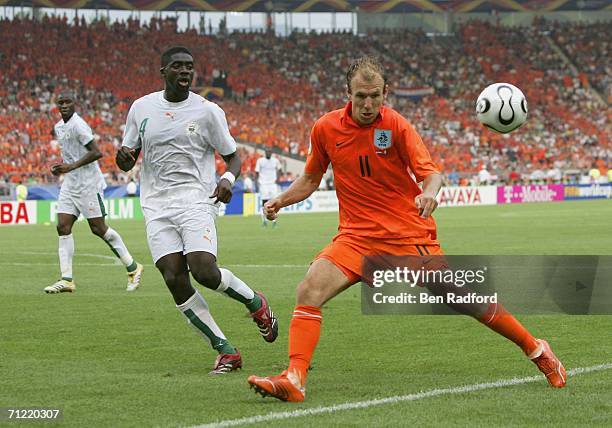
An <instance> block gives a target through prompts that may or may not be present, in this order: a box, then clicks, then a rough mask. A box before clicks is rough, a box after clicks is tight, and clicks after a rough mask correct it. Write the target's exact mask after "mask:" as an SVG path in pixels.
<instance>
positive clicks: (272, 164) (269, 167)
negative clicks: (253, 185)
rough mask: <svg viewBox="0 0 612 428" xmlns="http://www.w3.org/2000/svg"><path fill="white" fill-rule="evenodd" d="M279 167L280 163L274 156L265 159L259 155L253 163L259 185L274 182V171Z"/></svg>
mask: <svg viewBox="0 0 612 428" xmlns="http://www.w3.org/2000/svg"><path fill="white" fill-rule="evenodd" d="M279 169H281V164H280V162H279V161H278V159H276V158H275V157H270V159H266V158H265V157H261V158H259V159H257V162H256V163H255V172H256V173H258V174H259V185H260V186H262V185H264V186H265V185H267V184H275V183H276V172H277V171H278V170H279Z"/></svg>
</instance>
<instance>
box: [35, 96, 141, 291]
mask: <svg viewBox="0 0 612 428" xmlns="http://www.w3.org/2000/svg"><path fill="white" fill-rule="evenodd" d="M74 101H75V97H74V95H73V94H72V93H71V92H67V91H66V92H62V93H61V94H59V96H58V97H57V99H56V103H57V108H58V109H59V111H60V114H61V116H62V119H61V120H60V121H59V122H57V123H56V124H55V126H54V128H53V132H54V134H55V136H56V138H57V139H58V140H59V142H60V145H61V149H62V159H63V163H61V164H58V165H53V166H52V167H51V173H52V174H53V175H56V176H58V175H61V174H64V181H63V183H62V186H61V189H60V194H59V198H58V208H57V212H58V214H57V233H58V235H59V251H58V252H59V259H60V270H61V273H62V277H61V279H60V280H59V281H57V282H55V283H54V284H52V285H50V286H48V287H45V292H47V293H50V294H54V293H63V292H73V291H75V289H76V288H75V284H74V281H73V279H72V257H73V255H74V239H73V237H72V225H73V224H74V222H75V221H76V220H77V218H78V217H79V214H82V215H83V217H85V218H86V219H87V222H88V223H89V228H90V229H91V231H92V233H93V234H94V235H97V236H99V237H100V238H102V239H103V240H104V242H106V243H107V244H108V246H109V247H110V248H111V250H112V251H113V253H115V255H116V256H117V257H119V259H120V260H121V262H122V263H123V264H124V265H125V267H126V269H127V271H128V283H127V288H126V289H127V291H134V290H136V289H137V288H138V286H139V284H140V278H141V276H142V270H143V268H142V265H141V264H139V263H137V262H136V261H135V260H134V258H133V257H132V256H131V255H130V252H129V251H128V249H127V248H126V246H125V244H124V243H123V240H122V239H121V236H120V235H119V234H118V233H117V232H116V231H114V230H113V229H111V228H110V227H109V226H107V225H106V223H105V222H104V217H105V216H106V211H105V209H104V205H103V203H102V201H103V195H104V194H103V191H104V188H105V187H106V183H105V182H104V177H103V176H102V171H100V167H99V165H98V159H100V158H101V157H102V153H101V152H100V149H99V148H98V146H97V144H96V143H95V141H94V138H93V134H92V132H91V128H90V127H89V125H87V123H86V122H85V121H84V120H83V119H82V118H81V117H80V116H79V115H78V114H77V113H76V112H75V107H74Z"/></svg>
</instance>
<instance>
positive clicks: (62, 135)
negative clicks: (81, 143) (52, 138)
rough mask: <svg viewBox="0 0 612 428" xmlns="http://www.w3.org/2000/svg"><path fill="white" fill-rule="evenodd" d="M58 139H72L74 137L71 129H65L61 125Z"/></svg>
mask: <svg viewBox="0 0 612 428" xmlns="http://www.w3.org/2000/svg"><path fill="white" fill-rule="evenodd" d="M56 136H57V139H58V140H70V139H71V138H72V133H71V132H70V130H69V129H65V128H64V127H61V128H59V129H58V130H57V135H56Z"/></svg>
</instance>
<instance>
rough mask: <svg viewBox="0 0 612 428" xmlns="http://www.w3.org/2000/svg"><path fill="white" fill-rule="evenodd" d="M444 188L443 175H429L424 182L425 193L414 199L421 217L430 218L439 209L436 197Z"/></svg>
mask: <svg viewBox="0 0 612 428" xmlns="http://www.w3.org/2000/svg"><path fill="white" fill-rule="evenodd" d="M441 187H442V175H441V174H438V173H433V174H429V175H428V176H426V177H425V179H424V180H423V192H422V193H421V194H420V195H418V196H417V197H416V198H414V202H415V204H416V207H417V208H418V210H419V215H420V216H421V217H423V218H428V217H429V216H430V215H431V214H432V213H433V212H434V210H435V209H436V208H437V207H438V202H437V201H436V196H437V195H438V192H439V191H440V188H441Z"/></svg>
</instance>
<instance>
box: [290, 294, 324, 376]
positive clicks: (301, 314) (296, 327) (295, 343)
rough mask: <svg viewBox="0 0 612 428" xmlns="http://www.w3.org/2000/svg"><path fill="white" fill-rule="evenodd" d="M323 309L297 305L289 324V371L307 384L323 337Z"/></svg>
mask: <svg viewBox="0 0 612 428" xmlns="http://www.w3.org/2000/svg"><path fill="white" fill-rule="evenodd" d="M321 319H322V317H321V309H320V308H318V307H316V306H304V305H297V306H296V307H295V309H294V310H293V318H291V323H290V324H289V371H290V372H293V373H295V374H297V375H298V376H299V378H300V381H301V383H302V385H304V384H305V383H306V376H307V374H308V367H309V366H310V360H311V359H312V354H313V353H314V350H315V348H316V346H317V342H319V336H320V335H321Z"/></svg>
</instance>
